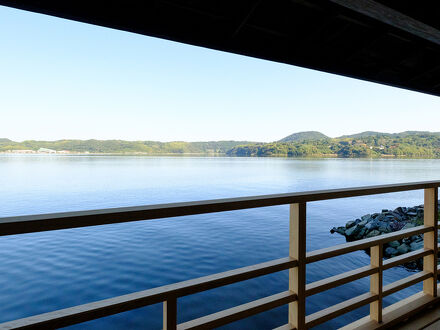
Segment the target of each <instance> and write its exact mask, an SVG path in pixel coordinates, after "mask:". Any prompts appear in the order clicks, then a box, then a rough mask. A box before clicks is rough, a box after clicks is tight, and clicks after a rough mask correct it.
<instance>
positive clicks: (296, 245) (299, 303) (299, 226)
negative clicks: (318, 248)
mask: <svg viewBox="0 0 440 330" xmlns="http://www.w3.org/2000/svg"><path fill="white" fill-rule="evenodd" d="M289 256H290V258H293V259H296V260H297V261H298V266H296V267H294V268H291V269H289V290H290V291H291V292H293V293H295V294H296V295H297V299H296V300H295V301H294V302H291V303H290V304H289V325H291V326H292V327H293V328H296V329H298V330H303V329H305V316H306V203H298V204H291V205H290V235H289Z"/></svg>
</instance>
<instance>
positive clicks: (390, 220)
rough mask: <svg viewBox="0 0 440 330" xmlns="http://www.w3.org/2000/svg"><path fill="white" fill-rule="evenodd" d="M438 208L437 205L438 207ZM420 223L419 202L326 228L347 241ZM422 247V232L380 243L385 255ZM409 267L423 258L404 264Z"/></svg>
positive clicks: (393, 255)
mask: <svg viewBox="0 0 440 330" xmlns="http://www.w3.org/2000/svg"><path fill="white" fill-rule="evenodd" d="M439 209H440V208H439ZM422 224H423V205H419V206H414V207H398V208H396V209H395V210H382V212H380V213H373V214H366V215H364V216H362V217H361V218H360V219H356V220H352V221H348V222H347V223H346V225H345V226H342V227H337V228H336V227H333V228H332V229H331V230H330V232H331V233H332V234H333V233H339V234H341V235H344V236H345V238H346V240H347V241H348V242H351V241H357V240H360V239H364V238H369V237H374V236H378V235H383V234H387V233H391V232H395V231H399V230H402V229H408V228H412V227H415V226H420V225H422ZM422 247H423V235H413V236H411V237H407V238H404V239H401V240H396V241H392V242H389V243H387V244H384V250H383V254H384V257H385V258H391V257H395V256H398V255H401V254H404V253H407V252H411V251H414V250H418V249H421V248H422ZM404 266H405V267H407V268H409V269H422V268H423V258H420V259H419V260H416V261H413V262H409V263H407V264H405V265H404Z"/></svg>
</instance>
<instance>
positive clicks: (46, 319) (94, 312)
mask: <svg viewBox="0 0 440 330" xmlns="http://www.w3.org/2000/svg"><path fill="white" fill-rule="evenodd" d="M296 264H297V262H296V261H295V260H292V259H291V258H282V259H278V260H273V261H268V262H264V263H261V264H257V265H253V266H247V267H243V268H238V269H234V270H230V271H227V272H223V273H218V274H213V275H208V276H204V277H200V278H196V279H192V280H188V281H183V282H179V283H174V284H169V285H165V286H162V287H158V288H154V289H149V290H144V291H139V292H135V293H130V294H127V295H123V296H119V297H114V298H110V299H105V300H100V301H96V302H92V303H88V304H84V305H79V306H75V307H70V308H65V309H61V310H57V311H53V312H49V313H44V314H39V315H35V316H30V317H27V318H23V319H19V320H14V321H10V322H5V323H1V324H0V329H16V328H21V329H53V328H61V327H65V326H68V325H73V324H77V323H81V322H86V321H90V320H94V319H97V318H100V317H104V316H109V315H113V314H117V313H121V312H125V311H129V310H132V309H135V308H139V307H144V306H148V305H152V304H156V303H160V302H163V301H166V300H167V299H168V298H169V297H182V296H185V295H189V294H193V293H197V292H202V291H206V290H210V289H214V288H217V287H220V286H223V285H228V284H232V283H236V282H240V281H244V280H247V279H251V278H255V277H258V276H262V275H268V274H271V273H274V272H278V271H281V270H286V269H289V268H291V267H294V266H296Z"/></svg>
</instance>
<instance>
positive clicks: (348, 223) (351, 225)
mask: <svg viewBox="0 0 440 330" xmlns="http://www.w3.org/2000/svg"><path fill="white" fill-rule="evenodd" d="M355 224H356V222H355V221H348V222H347V223H346V224H345V228H347V229H348V228H351V227H353V226H354V225H355Z"/></svg>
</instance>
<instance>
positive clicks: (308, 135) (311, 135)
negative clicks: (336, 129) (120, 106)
mask: <svg viewBox="0 0 440 330" xmlns="http://www.w3.org/2000/svg"><path fill="white" fill-rule="evenodd" d="M328 138H329V137H328V136H327V135H324V134H322V133H321V132H317V131H307V132H298V133H293V134H290V135H289V136H286V137H285V138H282V139H281V140H279V141H278V142H300V141H312V140H321V139H328Z"/></svg>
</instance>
